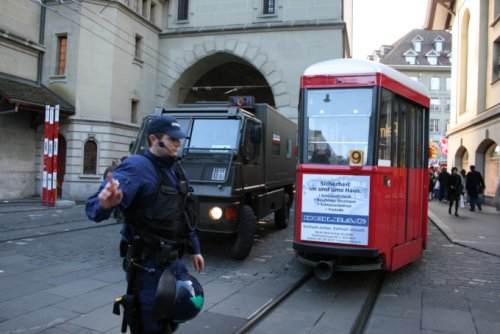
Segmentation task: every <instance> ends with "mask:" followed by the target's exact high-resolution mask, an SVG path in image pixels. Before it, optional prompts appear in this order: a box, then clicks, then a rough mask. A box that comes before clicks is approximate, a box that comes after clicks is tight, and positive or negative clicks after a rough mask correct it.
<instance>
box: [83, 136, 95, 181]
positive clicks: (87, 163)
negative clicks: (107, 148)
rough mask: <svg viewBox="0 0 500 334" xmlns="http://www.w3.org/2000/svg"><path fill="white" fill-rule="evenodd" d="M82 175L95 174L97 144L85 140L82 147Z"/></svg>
mask: <svg viewBox="0 0 500 334" xmlns="http://www.w3.org/2000/svg"><path fill="white" fill-rule="evenodd" d="M83 174H93V175H95V174H97V144H96V142H95V141H93V140H87V142H86V143H85V146H84V147H83Z"/></svg>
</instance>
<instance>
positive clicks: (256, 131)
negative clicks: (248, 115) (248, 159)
mask: <svg viewBox="0 0 500 334" xmlns="http://www.w3.org/2000/svg"><path fill="white" fill-rule="evenodd" d="M251 141H252V143H254V144H260V143H262V125H260V124H256V125H253V126H252V133H251Z"/></svg>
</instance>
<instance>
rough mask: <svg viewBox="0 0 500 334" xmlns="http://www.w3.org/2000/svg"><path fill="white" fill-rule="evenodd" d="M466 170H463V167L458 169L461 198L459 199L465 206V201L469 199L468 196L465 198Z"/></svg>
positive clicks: (467, 201)
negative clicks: (460, 182)
mask: <svg viewBox="0 0 500 334" xmlns="http://www.w3.org/2000/svg"><path fill="white" fill-rule="evenodd" d="M466 174H467V172H466V171H465V169H463V168H462V170H461V171H460V181H462V197H463V198H462V199H461V201H463V202H464V206H465V203H469V199H468V198H465V194H466V192H465V178H466V176H467V175H466Z"/></svg>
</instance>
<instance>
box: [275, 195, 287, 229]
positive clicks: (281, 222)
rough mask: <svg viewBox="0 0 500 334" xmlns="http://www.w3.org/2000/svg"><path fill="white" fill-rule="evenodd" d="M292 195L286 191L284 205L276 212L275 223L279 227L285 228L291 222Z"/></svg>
mask: <svg viewBox="0 0 500 334" xmlns="http://www.w3.org/2000/svg"><path fill="white" fill-rule="evenodd" d="M289 202H290V195H288V194H287V193H285V196H283V206H282V207H281V209H279V210H278V211H275V212H274V225H275V226H276V228H278V229H280V230H281V229H284V228H286V227H287V226H288V222H290V203H289Z"/></svg>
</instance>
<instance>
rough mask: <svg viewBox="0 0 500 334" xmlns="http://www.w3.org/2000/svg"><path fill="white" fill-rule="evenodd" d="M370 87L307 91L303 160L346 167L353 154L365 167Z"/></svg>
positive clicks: (368, 128)
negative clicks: (305, 151)
mask: <svg viewBox="0 0 500 334" xmlns="http://www.w3.org/2000/svg"><path fill="white" fill-rule="evenodd" d="M372 94H373V93H372V89H371V88H340V89H314V90H308V91H307V97H306V100H305V101H306V104H305V108H306V116H307V121H306V124H308V134H307V159H308V162H310V163H320V164H332V165H348V164H349V156H350V154H352V152H354V151H355V152H356V157H357V158H358V160H359V161H358V162H357V163H358V164H363V165H365V164H366V160H367V155H368V138H369V132H370V126H369V125H370V116H371V114H372Z"/></svg>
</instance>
